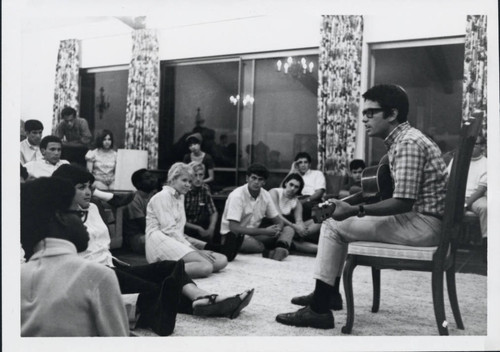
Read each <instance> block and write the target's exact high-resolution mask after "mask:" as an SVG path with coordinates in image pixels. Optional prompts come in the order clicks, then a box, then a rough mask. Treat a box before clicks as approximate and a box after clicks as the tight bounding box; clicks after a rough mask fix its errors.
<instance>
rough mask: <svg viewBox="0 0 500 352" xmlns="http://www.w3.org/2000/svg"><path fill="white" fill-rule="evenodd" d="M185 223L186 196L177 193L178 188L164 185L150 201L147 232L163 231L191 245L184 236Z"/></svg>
mask: <svg viewBox="0 0 500 352" xmlns="http://www.w3.org/2000/svg"><path fill="white" fill-rule="evenodd" d="M185 225H186V213H185V211H184V196H183V195H182V194H177V192H176V190H175V189H173V188H172V187H170V186H163V189H162V190H161V191H160V192H158V193H156V194H155V195H154V196H153V197H152V198H151V200H150V201H149V203H148V206H147V211H146V234H150V233H152V232H155V231H161V232H162V233H163V234H165V235H167V236H170V237H172V238H174V239H176V240H177V241H179V242H181V243H184V244H186V245H188V246H189V245H190V244H189V242H188V241H187V240H186V239H185V238H184V226H185ZM146 241H148V237H147V238H146Z"/></svg>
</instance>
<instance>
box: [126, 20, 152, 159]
mask: <svg viewBox="0 0 500 352" xmlns="http://www.w3.org/2000/svg"><path fill="white" fill-rule="evenodd" d="M132 42H133V43H132V60H131V62H130V67H129V75H128V93H127V112H126V118H125V148H127V149H138V150H147V151H148V167H149V168H157V167H158V114H159V79H160V59H159V45H158V35H157V33H156V31H154V30H151V29H139V30H135V31H134V32H133V33H132Z"/></svg>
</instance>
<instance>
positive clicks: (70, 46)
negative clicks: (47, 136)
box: [52, 39, 80, 133]
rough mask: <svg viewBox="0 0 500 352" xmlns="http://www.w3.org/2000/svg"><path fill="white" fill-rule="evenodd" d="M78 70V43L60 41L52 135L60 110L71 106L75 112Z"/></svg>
mask: <svg viewBox="0 0 500 352" xmlns="http://www.w3.org/2000/svg"><path fill="white" fill-rule="evenodd" d="M79 70H80V41H79V40H77V39H67V40H61V42H60V43H59V53H58V54H57V65H56V84H55V89H54V106H53V108H52V110H53V117H52V133H54V131H55V129H56V126H57V124H58V123H59V120H60V117H61V114H60V113H61V110H62V109H63V108H64V107H65V106H71V107H72V108H74V109H75V110H76V111H78V109H79V102H78V87H79V81H78V77H79V76H78V75H79Z"/></svg>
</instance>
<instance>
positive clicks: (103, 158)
mask: <svg viewBox="0 0 500 352" xmlns="http://www.w3.org/2000/svg"><path fill="white" fill-rule="evenodd" d="M117 155H118V153H117V152H116V151H115V150H112V149H111V150H104V149H101V148H97V149H93V150H89V151H88V152H87V154H86V155H85V160H87V162H89V161H90V162H92V174H93V175H94V177H95V179H96V180H97V181H101V182H103V183H105V184H110V183H112V182H113V181H114V180H115V169H116V158H117Z"/></svg>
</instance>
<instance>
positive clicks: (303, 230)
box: [269, 173, 321, 254]
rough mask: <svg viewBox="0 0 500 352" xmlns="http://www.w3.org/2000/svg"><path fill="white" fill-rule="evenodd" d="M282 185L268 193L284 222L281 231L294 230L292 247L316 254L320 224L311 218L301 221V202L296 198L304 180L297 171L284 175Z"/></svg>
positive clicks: (300, 191)
mask: <svg viewBox="0 0 500 352" xmlns="http://www.w3.org/2000/svg"><path fill="white" fill-rule="evenodd" d="M282 185H283V186H282V187H281V188H280V187H278V188H273V189H271V190H270V191H269V194H270V195H271V198H272V200H273V202H274V205H275V206H276V209H277V210H278V213H279V216H280V218H281V219H282V220H283V222H284V224H285V227H284V228H283V232H284V231H292V232H294V236H293V238H294V240H293V242H292V249H296V250H298V251H300V252H304V253H311V254H316V252H317V250H318V245H317V244H316V243H317V242H318V235H319V230H320V228H321V224H315V223H314V222H313V220H312V219H309V220H307V221H306V222H304V221H302V204H301V203H300V201H299V200H298V196H299V195H300V194H301V193H302V189H303V188H304V180H303V179H302V177H301V176H300V175H299V174H298V173H291V174H289V175H288V176H286V177H285V179H284V180H283V182H282ZM313 242H315V243H313Z"/></svg>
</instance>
